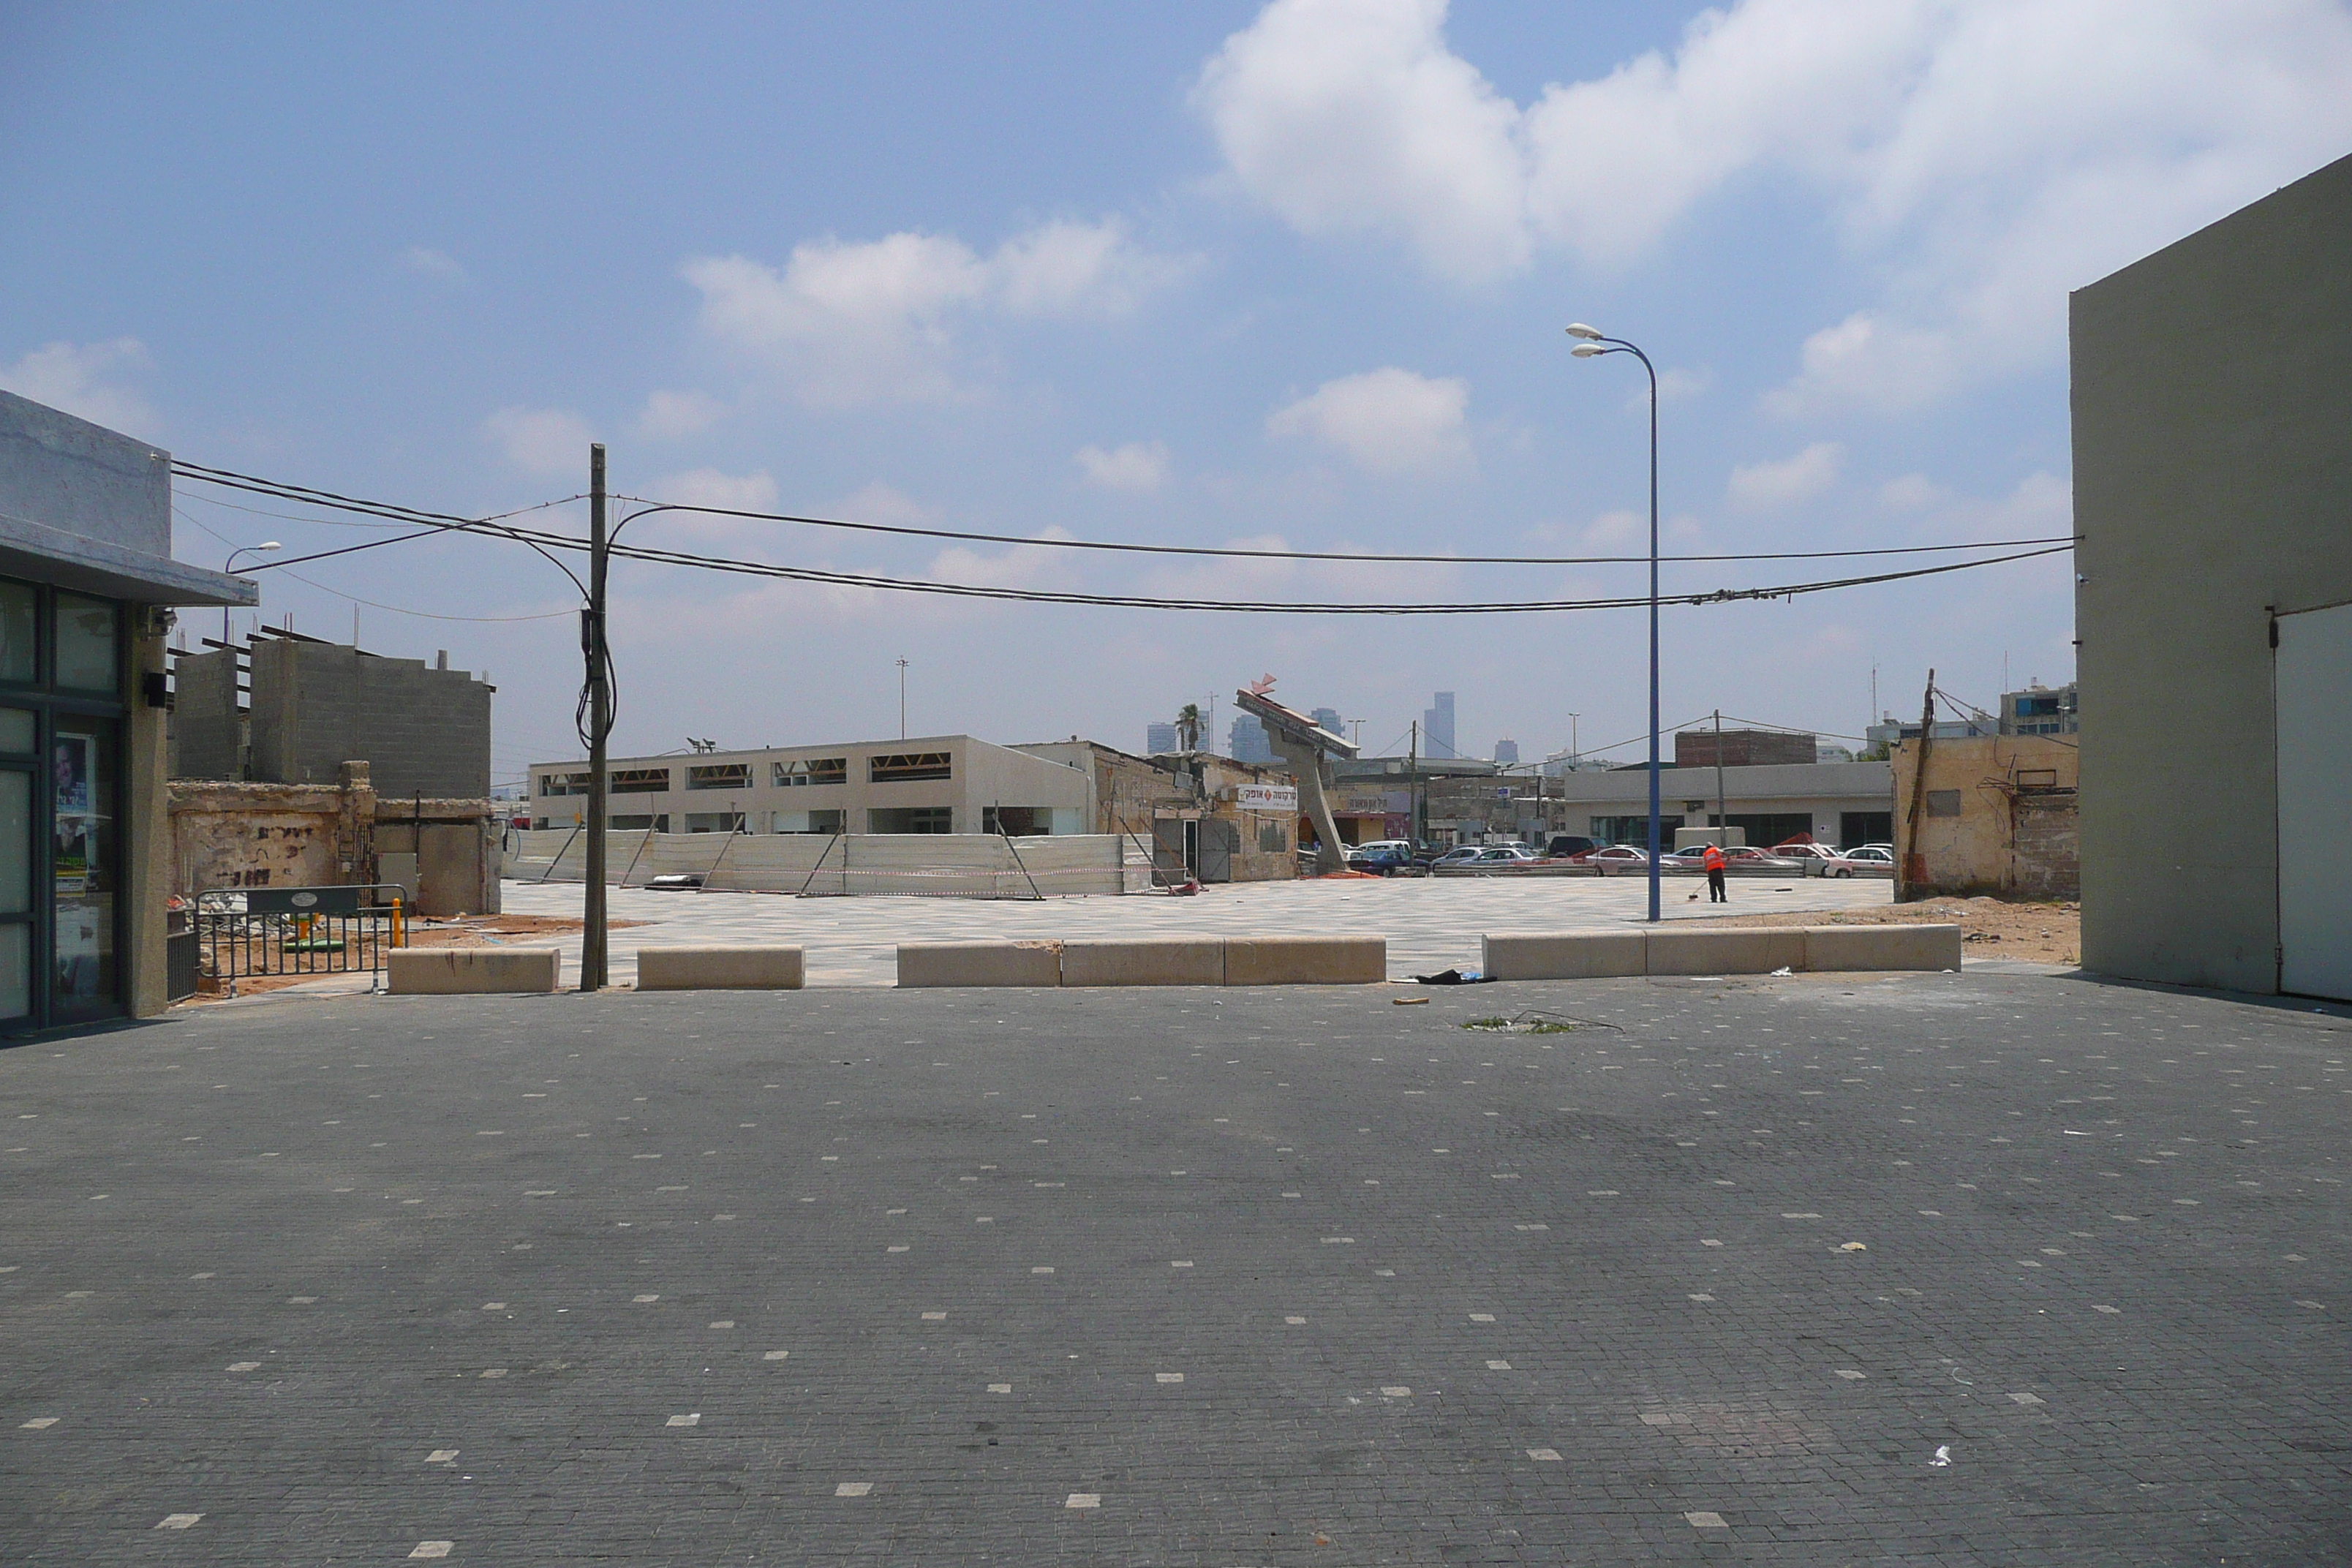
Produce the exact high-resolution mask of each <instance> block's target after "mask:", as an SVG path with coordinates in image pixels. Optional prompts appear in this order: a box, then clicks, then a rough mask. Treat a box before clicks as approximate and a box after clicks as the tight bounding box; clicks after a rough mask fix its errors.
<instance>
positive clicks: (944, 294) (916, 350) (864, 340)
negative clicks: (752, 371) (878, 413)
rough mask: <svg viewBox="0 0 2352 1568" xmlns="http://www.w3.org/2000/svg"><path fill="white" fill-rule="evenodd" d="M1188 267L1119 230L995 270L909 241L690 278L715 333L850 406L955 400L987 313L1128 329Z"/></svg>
mask: <svg viewBox="0 0 2352 1568" xmlns="http://www.w3.org/2000/svg"><path fill="white" fill-rule="evenodd" d="M1182 267H1183V263H1181V262H1178V261H1173V260H1171V259H1169V258H1162V257H1157V256H1153V255H1151V254H1150V253H1148V252H1146V251H1144V250H1143V249H1142V248H1141V247H1139V246H1138V245H1137V244H1136V243H1135V242H1134V240H1133V239H1132V238H1131V237H1129V234H1128V232H1127V227H1126V225H1125V224H1124V223H1122V222H1121V221H1120V220H1119V219H1118V218H1116V217H1112V218H1106V219H1104V220H1103V221H1102V222H1101V223H1098V224H1080V223H1071V222H1066V221H1065V222H1055V223H1049V224H1045V225H1043V226H1039V227H1037V228H1034V229H1032V230H1030V231H1029V232H1027V233H1025V234H1023V235H1018V236H1016V237H1013V238H1012V239H1009V240H1006V241H1005V242H1004V243H1003V245H1002V246H1000V247H998V248H997V251H996V253H995V255H993V256H992V257H987V258H983V257H981V256H979V255H978V254H976V253H975V252H974V251H973V250H972V249H971V247H968V246H966V245H965V244H964V243H963V242H962V241H961V240H959V239H954V238H951V237H945V236H940V235H928V234H914V233H902V234H894V235H889V236H887V237H884V238H881V239H877V240H872V241H867V242H863V243H845V242H843V241H841V240H837V239H831V238H827V239H823V240H814V241H811V242H809V243H807V244H804V245H799V246H795V247H793V254H792V258H791V259H790V260H789V261H788V262H786V263H785V265H784V267H783V268H782V270H781V271H779V270H778V269H777V268H772V267H770V266H769V265H767V264H766V263H764V262H761V261H755V260H752V259H751V258H748V257H741V256H727V257H702V258H696V259H693V260H690V261H688V262H687V263H686V264H685V266H684V268H682V269H681V271H682V273H683V275H684V277H685V279H686V280H687V281H688V283H690V284H692V285H693V286H694V287H695V288H696V289H698V290H699V291H700V292H701V294H702V313H701V320H702V327H703V330H704V331H707V332H709V334H710V335H711V336H713V337H715V338H717V339H719V341H720V342H725V343H727V344H729V345H730V346H731V347H733V348H736V349H738V350H740V351H742V352H744V353H751V354H752V355H755V356H757V357H760V358H761V359H764V360H767V361H769V362H771V363H775V364H777V365H778V366H779V367H781V368H782V369H783V370H785V371H786V372H787V373H788V374H790V375H791V376H792V377H793V380H794V381H795V383H796V384H797V389H798V391H799V393H800V395H801V396H802V398H803V400H804V401H806V402H808V403H810V404H813V405H820V406H835V407H844V406H849V405H856V404H862V403H873V402H881V401H892V400H896V401H908V402H920V401H930V400H937V399H940V398H946V397H950V396H953V395H955V394H956V392H957V390H958V389H957V384H956V381H955V377H954V374H953V372H954V365H953V352H952V351H953V348H954V342H955V331H956V328H957V327H958V326H959V325H960V324H961V322H962V321H965V320H967V319H969V318H970V317H971V316H972V315H974V314H975V313H980V312H988V311H993V312H995V313H997V314H999V315H1004V316H1087V317H1097V318H1101V317H1115V316H1118V315H1121V314H1124V313H1126V312H1128V311H1129V310H1133V309H1135V307H1136V305H1137V304H1138V303H1139V301H1140V300H1142V299H1143V297H1144V296H1145V295H1146V294H1148V293H1150V291H1151V290H1152V289H1157V288H1159V287H1160V286H1162V285H1163V284H1165V283H1167V282H1168V281H1170V280H1171V279H1173V278H1174V277H1176V276H1177V275H1178V274H1179V273H1180V272H1181V270H1182Z"/></svg>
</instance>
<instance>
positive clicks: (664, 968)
mask: <svg viewBox="0 0 2352 1568" xmlns="http://www.w3.org/2000/svg"><path fill="white" fill-rule="evenodd" d="M804 974H805V971H804V969H803V963H802V958H801V950H800V949H799V948H797V947H753V946H750V945H744V946H740V947H641V948H639V949H637V989H638V990H640V991H797V990H799V989H800V988H801V986H802V984H803V983H804Z"/></svg>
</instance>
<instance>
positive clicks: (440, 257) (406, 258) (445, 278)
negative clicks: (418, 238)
mask: <svg viewBox="0 0 2352 1568" xmlns="http://www.w3.org/2000/svg"><path fill="white" fill-rule="evenodd" d="M400 264H401V265H402V266H403V267H405V268H408V270H410V271H411V272H414V273H415V274H416V275H417V276H418V277H420V278H436V279H440V280H441V281H442V282H444V283H464V282H467V281H469V280H470V279H468V278H467V274H466V268H464V267H463V266H461V265H459V263H458V261H457V258H456V257H454V256H452V255H450V254H449V253H448V252H447V251H446V250H435V249H433V248H432V247H430V246H424V245H412V246H410V247H408V248H407V249H405V250H404V251H402V252H401V253H400Z"/></svg>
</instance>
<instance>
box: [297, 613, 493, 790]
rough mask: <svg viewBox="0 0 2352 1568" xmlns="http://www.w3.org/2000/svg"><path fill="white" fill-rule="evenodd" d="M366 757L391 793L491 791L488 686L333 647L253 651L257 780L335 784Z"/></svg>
mask: <svg viewBox="0 0 2352 1568" xmlns="http://www.w3.org/2000/svg"><path fill="white" fill-rule="evenodd" d="M354 758H362V759H364V760H366V761H367V762H368V763H369V764H370V765H371V766H372V767H373V772H374V780H375V788H376V792H377V793H378V794H379V795H387V796H396V795H412V796H413V795H420V794H421V795H425V796H427V797H439V798H444V799H449V798H466V799H480V798H482V797H483V796H486V795H488V794H489V791H490V689H489V687H488V685H487V684H485V683H484V682H482V681H478V680H476V679H474V678H473V676H472V675H471V674H470V673H469V672H467V671H465V670H461V669H436V668H432V667H431V666H429V665H427V664H425V661H424V660H423V659H415V658H380V657H378V656H376V655H373V654H362V653H361V652H360V651H359V650H358V649H356V648H352V647H344V646H341V645H339V644H333V643H310V642H295V641H292V640H289V639H285V638H275V637H271V638H263V639H261V640H259V641H257V642H256V643H255V644H254V647H253V776H254V777H255V778H256V779H258V780H264V781H268V782H271V783H278V784H316V783H324V782H328V781H331V780H332V779H333V778H334V777H335V776H336V771H337V770H338V769H339V768H340V767H341V764H342V763H345V762H348V761H351V760H352V759H354Z"/></svg>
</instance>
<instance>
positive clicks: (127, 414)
mask: <svg viewBox="0 0 2352 1568" xmlns="http://www.w3.org/2000/svg"><path fill="white" fill-rule="evenodd" d="M150 363H151V362H150V361H149V359H148V357H147V346H146V345H145V344H144V343H142V342H140V341H139V340H138V339H137V338H110V339H109V340H107V341H106V342H100V343H68V342H55V343H44V344H42V345H41V346H40V347H39V348H37V349H34V350H33V351H32V352H30V353H26V355H25V356H24V357H23V358H21V359H19V360H17V361H16V363H14V364H11V365H7V366H5V367H0V387H5V388H6V389H7V390H8V391H10V392H13V393H15V394H16V395H17V396H19V397H29V398H31V399H32V400H33V401H34V402H36V403H45V404H47V405H49V406H50V407H51V408H58V409H62V410H64V411H65V412H66V413H68V414H71V415H74V416H77V417H79V418H83V419H87V420H89V422H90V423H92V424H93V425H103V426H107V428H109V429H110V430H121V431H122V432H124V433H125V434H127V435H135V434H138V433H140V432H141V431H152V429H154V427H155V426H156V423H157V421H156V416H155V411H154V410H153V409H152V408H151V407H149V406H148V405H147V400H146V399H145V398H144V397H142V396H141V395H139V394H138V393H137V392H135V391H133V390H132V389H131V388H130V387H127V386H124V385H122V384H121V380H120V378H121V376H123V375H124V374H137V373H140V372H142V371H145V370H147V369H148V368H150Z"/></svg>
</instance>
